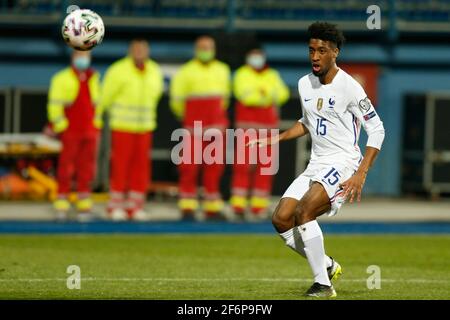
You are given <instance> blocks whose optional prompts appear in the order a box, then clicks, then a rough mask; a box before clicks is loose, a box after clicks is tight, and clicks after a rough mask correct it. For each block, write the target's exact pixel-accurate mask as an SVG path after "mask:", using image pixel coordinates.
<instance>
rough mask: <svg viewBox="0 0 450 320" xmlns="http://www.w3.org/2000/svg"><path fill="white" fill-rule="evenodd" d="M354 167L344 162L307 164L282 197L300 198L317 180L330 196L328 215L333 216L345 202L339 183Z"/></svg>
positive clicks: (350, 173)
mask: <svg viewBox="0 0 450 320" xmlns="http://www.w3.org/2000/svg"><path fill="white" fill-rule="evenodd" d="M354 173H355V169H354V168H351V167H349V166H348V165H344V164H338V163H336V164H309V165H308V167H307V168H306V170H305V171H304V172H303V173H302V174H301V175H299V176H298V177H297V178H296V179H295V180H294V181H293V182H292V183H291V185H290V186H289V187H288V188H287V190H286V192H285V193H284V194H283V196H282V198H294V199H297V200H300V199H301V198H302V197H303V195H304V194H305V193H306V191H308V190H309V188H310V186H311V184H312V183H313V182H319V183H320V184H322V186H323V187H324V188H325V191H326V192H327V194H328V197H329V198H330V204H331V209H330V211H328V212H327V214H328V216H330V217H331V216H334V215H335V214H337V212H338V211H339V209H340V208H341V207H342V205H343V204H344V202H345V199H344V198H343V197H342V196H343V189H342V188H341V187H340V186H339V184H340V183H342V182H344V181H345V180H347V179H348V178H350V177H351V176H352V175H353V174H354Z"/></svg>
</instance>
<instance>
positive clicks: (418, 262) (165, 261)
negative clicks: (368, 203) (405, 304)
mask: <svg viewBox="0 0 450 320" xmlns="http://www.w3.org/2000/svg"><path fill="white" fill-rule="evenodd" d="M325 244H326V248H327V253H328V254H330V255H331V256H333V257H334V258H336V260H337V261H339V262H340V263H341V265H342V267H343V272H344V273H343V275H342V277H341V278H340V279H338V280H337V281H336V282H335V284H334V285H335V288H336V291H337V294H338V297H337V299H449V298H450V276H449V274H450V273H449V272H450V268H449V266H450V264H449V261H450V250H449V248H450V236H448V235H325ZM0 257H1V258H0V299H169V300H175V299H177V300H178V299H186V300H190V299H220V300H222V299H224V300H225V299H233V300H234V299H269V300H272V299H282V300H287V299H304V297H303V293H304V291H305V290H307V289H308V287H309V286H310V285H311V284H312V276H311V271H310V268H309V265H308V264H307V261H306V260H305V259H303V258H302V257H300V256H299V255H297V254H296V253H295V252H293V251H292V250H290V249H289V248H288V247H286V246H285V245H284V244H283V242H282V241H281V239H280V238H279V237H278V236H277V235H275V234H274V235H255V234H252V235H246V234H243V235H213V234H211V235H189V234H186V235H20V236H17V235H1V236H0ZM69 265H78V266H79V267H80V269H81V288H80V289H79V290H77V289H73V290H69V289H68V288H67V286H66V282H67V277H68V276H69V274H67V272H66V271H67V267H68V266H69ZM370 265H377V266H379V267H380V270H381V289H372V290H369V289H368V288H367V282H366V280H367V278H368V277H369V276H370V274H368V273H367V268H368V266H370Z"/></svg>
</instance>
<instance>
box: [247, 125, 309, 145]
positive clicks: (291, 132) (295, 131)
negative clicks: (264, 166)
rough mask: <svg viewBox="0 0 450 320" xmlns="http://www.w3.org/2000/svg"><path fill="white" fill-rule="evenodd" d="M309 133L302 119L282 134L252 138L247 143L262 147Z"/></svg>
mask: <svg viewBox="0 0 450 320" xmlns="http://www.w3.org/2000/svg"><path fill="white" fill-rule="evenodd" d="M308 133H309V131H308V129H307V128H306V126H305V125H304V124H303V123H301V122H300V121H297V122H296V123H295V124H294V125H293V126H292V127H290V128H289V129H287V130H286V131H284V132H282V133H281V134H278V135H276V136H274V137H269V138H262V139H253V140H250V142H249V143H247V146H250V147H253V146H255V145H258V146H260V147H264V146H267V145H273V144H275V143H278V142H280V141H285V140H291V139H295V138H299V137H302V136H304V135H306V134H308Z"/></svg>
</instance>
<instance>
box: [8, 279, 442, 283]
mask: <svg viewBox="0 0 450 320" xmlns="http://www.w3.org/2000/svg"><path fill="white" fill-rule="evenodd" d="M80 280H81V281H83V282H84V281H88V282H141V281H142V282H158V281H159V282H228V281H235V282H238V281H248V282H311V281H312V279H302V278H295V279H294V278H286V279H279V278H278V279H277V278H228V279H226V278H200V279H197V278H81V279H80ZM54 281H55V282H56V281H67V278H17V279H0V282H54ZM366 281H367V279H339V280H338V282H366ZM381 282H384V283H397V282H403V283H441V284H442V283H450V280H448V279H442V280H438V279H381Z"/></svg>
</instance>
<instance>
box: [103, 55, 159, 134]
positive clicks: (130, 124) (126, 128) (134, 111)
mask: <svg viewBox="0 0 450 320" xmlns="http://www.w3.org/2000/svg"><path fill="white" fill-rule="evenodd" d="M163 90H164V80H163V75H162V72H161V69H160V67H159V65H158V64H157V63H156V62H154V61H153V60H150V59H148V60H147V61H146V62H145V68H144V71H141V70H139V69H138V68H137V67H136V66H135V64H134V62H133V60H132V58H131V57H125V58H123V59H120V60H119V61H116V62H115V63H113V64H112V65H111V66H110V67H109V68H108V70H107V71H106V74H105V78H104V80H103V86H102V92H101V97H100V102H99V107H98V108H97V109H96V110H97V112H96V115H95V124H96V127H98V128H100V127H101V126H102V114H103V112H105V111H108V113H109V125H110V128H111V129H112V130H117V131H122V132H129V133H143V132H149V131H153V130H155V128H156V108H157V105H158V101H159V99H160V98H161V95H162V93H163Z"/></svg>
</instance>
